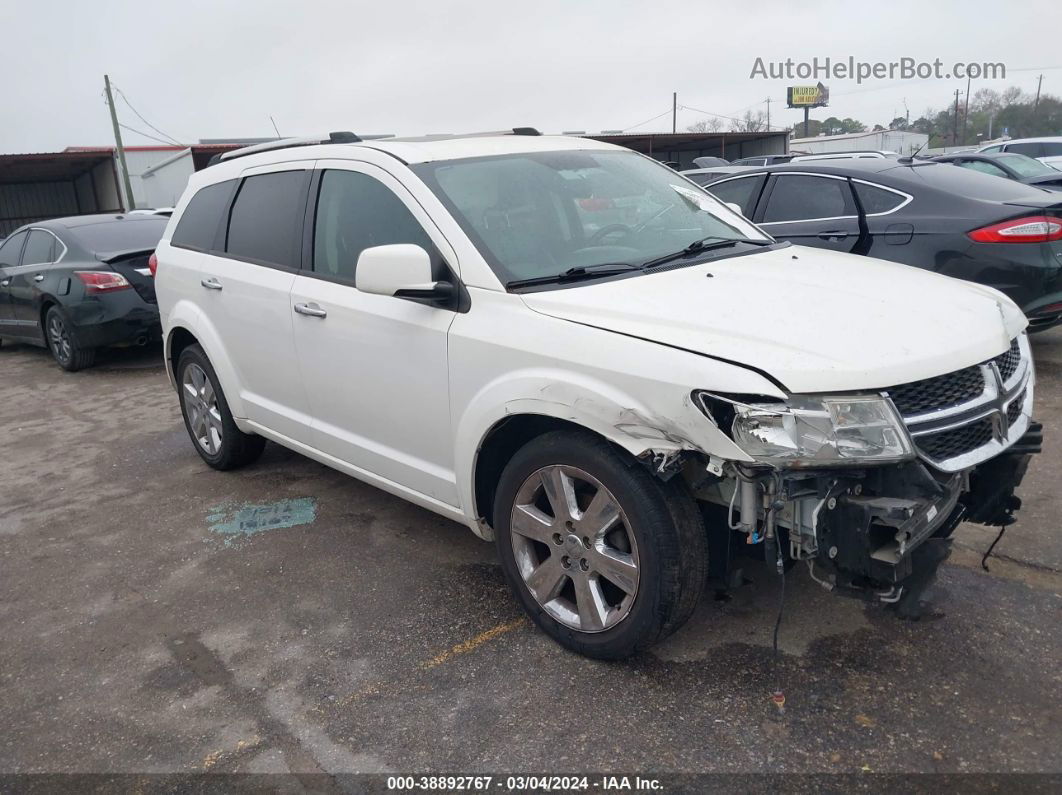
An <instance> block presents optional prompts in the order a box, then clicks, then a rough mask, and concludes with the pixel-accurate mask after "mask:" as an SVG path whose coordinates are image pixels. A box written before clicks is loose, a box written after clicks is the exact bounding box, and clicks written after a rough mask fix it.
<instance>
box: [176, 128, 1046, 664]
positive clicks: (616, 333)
mask: <svg viewBox="0 0 1062 795" xmlns="http://www.w3.org/2000/svg"><path fill="white" fill-rule="evenodd" d="M330 140H331V141H335V142H330V141H324V142H318V141H302V140H298V141H288V142H281V143H277V144H270V145H268V146H266V147H256V148H252V149H247V150H240V151H239V152H234V153H231V154H229V155H227V156H226V157H225V158H223V159H222V161H221V162H219V163H217V164H215V165H212V166H211V167H209V168H207V169H205V170H204V171H201V172H199V173H197V174H195V175H193V177H192V178H191V180H190V181H189V185H188V189H187V190H186V192H185V194H184V196H183V197H182V199H181V201H180V203H179V204H178V206H177V208H176V211H175V212H174V215H173V217H172V219H171V220H170V223H169V226H168V228H167V230H166V234H165V235H164V237H163V239H162V241H161V243H160V244H159V247H158V250H157V254H156V257H157V259H156V263H155V264H156V265H157V277H156V278H157V293H158V299H159V309H160V311H161V314H162V322H163V326H164V329H165V339H166V351H165V356H166V363H167V367H168V371H169V374H170V378H171V380H172V382H173V384H174V386H175V388H176V389H177V390H178V392H179V395H180V402H181V408H182V411H183V413H184V418H185V423H186V425H187V428H188V432H189V435H190V436H191V438H192V441H193V443H194V445H195V448H196V450H197V451H198V453H199V455H200V456H202V458H203V460H205V461H206V462H207V463H208V464H209V465H210V466H212V467H215V468H217V469H230V468H233V467H237V466H240V465H243V464H247V463H248V462H250V461H252V460H253V459H254V458H256V457H257V456H258V454H259V453H260V452H261V450H262V446H263V444H264V443H265V440H267V439H268V440H272V441H274V442H277V443H279V444H282V445H284V446H286V447H289V448H291V449H293V450H296V451H298V452H300V453H302V454H304V455H307V456H309V457H311V458H313V459H315V460H317V461H320V462H322V463H324V464H327V465H328V466H331V467H334V468H336V469H338V470H340V471H343V472H346V473H348V474H350V475H352V476H354V477H356V478H359V479H361V480H364V481H366V482H368V483H371V484H373V485H375V486H378V487H380V488H382V489H384V490H386V491H389V492H391V493H393V494H396V495H399V496H401V497H403V498H405V499H407V500H410V501H411V502H414V503H416V504H417V505H420V506H423V507H425V508H427V509H428V510H431V511H435V512H436V513H439V514H442V515H443V516H447V517H449V518H451V519H453V520H455V521H458V522H461V523H464V524H466V525H468V527H470V528H471V529H472V531H473V532H474V533H476V534H477V535H479V536H480V537H482V538H484V539H490V538H494V539H495V541H496V544H497V550H498V554H499V557H500V559H501V564H502V567H503V570H504V572H505V576H506V577H507V578H508V581H509V582H510V584H511V585H512V588H513V590H514V591H515V593H516V595H517V597H518V599H519V600H520V602H521V603H522V604H523V606H524V608H525V609H526V610H527V612H528V613H529V614H530V615H531V617H532V618H533V619H534V620H535V621H536V622H537V623H538V625H539V626H540V627H541V628H542V629H543V630H545V631H546V632H548V633H549V634H550V635H551V636H552V637H553V638H555V639H556V640H557V641H559V642H560V643H562V644H563V645H565V646H567V647H569V648H571V649H575V650H577V651H579V652H581V653H583V654H587V655H591V656H595V657H601V658H619V657H623V656H625V655H628V654H630V653H632V652H634V651H636V650H638V649H642V648H645V647H647V646H648V645H650V644H652V643H654V642H655V641H657V640H659V639H661V638H663V637H664V636H666V635H667V634H668V633H670V632H672V631H673V630H675V629H676V628H677V627H679V626H680V625H681V624H682V623H683V622H684V621H685V620H686V619H687V618H688V617H689V615H690V613H691V611H692V610H693V608H694V606H695V604H696V603H697V601H698V598H699V596H700V594H701V592H702V588H703V587H704V585H705V583H706V582H714V583H715V584H716V586H717V587H723V584H724V583H726V582H728V581H730V580H731V579H732V578H731V577H730V576H729V575H730V574H732V573H733V571H734V570H735V569H736V567H737V565H738V561H737V559H736V558H737V556H738V552H739V551H740V552H742V553H746V554H750V555H752V556H753V557H759V558H760V559H761V560H763V559H764V558H766V559H767V561H768V562H769V563H770V565H771V567H772V568H776V569H777V571H778V573H779V574H783V572H784V571H785V570H786V569H787V568H789V566H791V565H792V564H793V563H794V562H797V561H804V562H806V563H807V565H808V566H809V568H810V569H811V574H812V576H814V577H815V578H816V579H817V580H818V581H820V582H821V583H823V584H824V585H825V586H827V587H829V588H831V589H836V590H837V591H839V592H844V593H852V594H857V595H861V596H864V597H866V598H870V599H875V600H881V601H885V602H894V603H898V604H899V605H900V606H906V607H907V608H908V609H913V608H914V607H915V605H916V602H917V597H918V595H919V594H920V593H921V591H922V588H923V587H924V585H925V583H926V582H927V581H928V580H929V578H930V577H931V575H932V574H933V572H934V571H935V570H936V566H937V564H938V563H939V562H940V560H941V559H943V557H944V556H945V555H946V551H947V544H948V541H947V537H948V536H949V535H950V534H951V532H952V530H953V529H954V528H955V526H956V525H957V524H958V523H959V521H960V520H961V519H967V520H973V521H980V522H986V523H988V522H991V523H1000V522H1009V521H1012V515H1013V513H1014V511H1015V510H1016V508H1017V506H1018V504H1019V503H1018V501H1017V498H1016V497H1014V494H1013V489H1014V487H1015V486H1016V485H1017V484H1018V483H1019V482H1020V480H1021V477H1022V475H1023V474H1024V471H1025V467H1026V465H1027V463H1028V461H1029V458H1030V454H1031V453H1033V452H1036V451H1037V449H1038V447H1039V440H1040V429H1039V426H1038V425H1037V424H1036V423H1033V422H1032V421H1031V410H1032V403H1033V381H1034V376H1033V369H1032V361H1031V358H1030V355H1029V347H1028V343H1027V342H1026V339H1025V334H1024V332H1023V329H1024V328H1025V326H1026V321H1025V318H1024V316H1023V315H1022V313H1021V312H1020V311H1019V310H1018V308H1017V307H1016V306H1015V305H1014V304H1013V303H1011V301H1010V300H1009V299H1007V298H1006V297H1004V296H1003V295H1002V294H1001V293H998V292H996V291H994V290H992V289H990V288H987V287H982V286H980V285H976V284H970V283H968V282H960V281H955V280H952V279H950V278H945V277H943V276H938V275H936V274H933V273H929V272H926V271H924V270H921V269H916V268H910V267H907V266H904V265H897V264H893V263H889V262H883V261H879V260H875V259H868V258H864V257H855V256H850V255H847V254H839V253H835V252H830V251H824V250H819V249H806V248H800V247H797V246H792V245H789V244H788V243H780V242H776V241H774V240H773V239H771V238H770V237H769V236H768V235H766V234H765V233H763V232H762V231H760V230H759V229H758V228H757V227H755V226H754V225H752V224H751V223H750V222H749V221H747V220H746V219H744V218H742V217H741V216H740V215H738V214H736V213H734V212H732V211H731V210H730V209H728V208H727V207H726V206H725V205H723V204H721V203H720V202H718V201H717V200H715V199H714V198H712V197H711V196H709V195H707V194H706V193H704V192H703V191H702V190H701V189H700V188H699V187H698V186H697V185H695V184H693V183H692V182H689V181H688V180H686V179H685V178H684V177H682V176H680V175H679V174H676V173H675V172H674V171H672V170H671V169H669V168H667V167H665V166H663V165H661V164H659V163H657V162H655V161H653V160H651V159H649V158H646V157H643V156H642V155H639V154H635V153H634V152H631V151H628V150H626V149H622V148H619V147H615V146H610V145H607V144H602V143H597V142H595V141H590V140H585V139H581V138H563V137H544V136H539V135H537V134H535V133H534V131H532V130H518V131H515V134H511V135H491V136H467V137H452V138H435V139H419V140H417V139H407V140H400V139H387V140H373V141H365V142H362V141H359V140H358V139H357V138H356V136H353V135H351V134H333V136H332V138H331V139H330ZM256 149H257V150H258V151H255V150H256ZM395 587H400V586H395Z"/></svg>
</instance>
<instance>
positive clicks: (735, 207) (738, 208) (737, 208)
mask: <svg viewBox="0 0 1062 795" xmlns="http://www.w3.org/2000/svg"><path fill="white" fill-rule="evenodd" d="M723 204H725V205H726V206H727V207H729V208H730V209H731V210H733V211H734V212H736V213H737V214H738V215H740V216H741V217H742V218H744V217H745V213H743V212H741V206H740V205H737V204H734V202H723Z"/></svg>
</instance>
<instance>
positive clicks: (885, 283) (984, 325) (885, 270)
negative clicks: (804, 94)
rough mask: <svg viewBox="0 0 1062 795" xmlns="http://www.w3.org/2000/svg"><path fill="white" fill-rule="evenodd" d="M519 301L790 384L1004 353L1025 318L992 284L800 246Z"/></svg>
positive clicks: (823, 384)
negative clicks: (741, 367)
mask: <svg viewBox="0 0 1062 795" xmlns="http://www.w3.org/2000/svg"><path fill="white" fill-rule="evenodd" d="M709 274H711V275H710V276H709ZM521 298H522V299H523V300H524V302H525V303H526V304H527V306H528V307H529V308H531V309H532V310H534V311H536V312H540V313H542V314H545V315H549V316H551V317H555V318H560V319H563V320H569V321H572V322H574V323H582V324H584V325H588V326H595V327H597V328H601V329H605V330H608V331H614V332H618V333H620V334H627V335H630V336H634V337H640V338H643V339H647V340H651V341H654V342H659V343H662V344H665V345H670V346H674V347H678V348H684V349H686V350H690V351H693V352H696V353H700V354H704V355H707V356H711V357H715V358H719V359H724V360H728V361H732V362H737V363H739V364H743V365H745V366H748V367H751V368H754V369H757V370H761V371H763V372H766V373H767V374H769V375H770V376H772V377H773V378H774V379H776V380H777V381H779V382H780V383H781V384H783V385H784V386H785V387H786V389H788V390H789V391H791V392H828V391H847V390H855V389H880V388H884V387H889V386H895V385H897V384H904V383H907V382H910V381H917V380H919V379H922V378H929V377H931V376H935V375H940V374H942V373H947V372H951V371H953V370H958V369H960V368H962V367H966V366H968V365H971V364H976V363H978V362H982V361H984V360H986V359H990V358H992V357H993V356H997V355H998V354H1000V353H1003V352H1004V351H1005V350H1007V347H1008V345H1009V343H1010V340H1011V339H1013V338H1014V337H1015V336H1017V335H1018V334H1019V333H1020V332H1021V330H1022V329H1023V328H1025V326H1026V325H1027V321H1026V319H1025V316H1024V315H1023V314H1022V312H1021V310H1019V309H1018V308H1017V307H1016V306H1015V305H1014V303H1013V302H1011V300H1010V299H1008V298H1007V297H1006V296H1004V295H1003V294H1002V293H1000V292H997V291H996V290H993V289H992V288H990V287H984V286H981V285H977V284H972V283H970V282H963V281H959V280H957V279H951V278H948V277H946V276H940V275H938V274H935V273H930V272H929V271H925V270H921V269H920V268H913V267H910V266H907V265H899V264H896V263H892V262H886V261H884V260H878V259H873V258H871V257H857V256H854V255H851V254H842V253H837V252H832V251H825V250H821V249H813V248H805V247H802V246H789V247H785V248H779V249H774V250H771V251H758V252H756V253H754V254H748V255H746V256H739V257H730V258H725V259H719V260H714V261H711V262H707V263H704V264H701V265H694V266H691V267H687V268H679V269H677V270H672V271H664V272H658V273H653V274H646V275H643V276H634V277H630V278H625V279H618V280H615V281H609V282H597V283H590V284H586V285H581V286H573V287H569V288H565V289H558V290H549V291H544V292H537V293H524V294H521ZM705 387H707V388H712V387H713V385H711V384H705ZM715 388H725V387H715Z"/></svg>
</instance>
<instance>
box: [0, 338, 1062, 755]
mask: <svg viewBox="0 0 1062 795" xmlns="http://www.w3.org/2000/svg"><path fill="white" fill-rule="evenodd" d="M1034 353H1035V356H1036V359H1037V366H1038V372H1039V386H1038V390H1037V410H1036V411H1037V417H1038V418H1039V419H1040V420H1041V421H1042V422H1044V424H1045V436H1046V442H1045V445H1046V446H1045V451H1044V454H1043V455H1041V456H1040V457H1039V458H1038V460H1036V461H1035V462H1034V463H1033V466H1032V469H1031V472H1030V475H1029V477H1028V479H1027V481H1026V484H1025V486H1024V487H1023V488H1022V490H1021V496H1022V498H1023V500H1024V501H1025V508H1024V509H1023V511H1022V513H1021V514H1020V521H1019V523H1018V524H1017V525H1015V526H1014V527H1012V528H1011V529H1009V530H1008V531H1007V534H1006V535H1005V536H1004V538H1003V540H1002V541H1001V542H1000V544H999V545H998V547H997V556H996V557H994V558H993V559H992V560H991V561H990V563H989V566H990V569H991V571H990V572H985V571H983V570H982V569H981V568H980V565H979V564H980V557H981V553H982V552H983V550H984V549H985V548H986V547H987V546H988V544H989V543H990V542H991V540H992V538H993V537H994V535H995V531H994V530H992V529H990V528H979V527H972V526H969V525H965V526H963V527H962V528H960V530H959V531H958V534H957V541H956V549H955V552H954V554H953V556H952V558H951V560H950V561H949V562H948V563H947V564H946V565H945V566H944V567H943V569H942V572H941V576H940V578H939V580H938V583H937V585H936V586H935V587H934V590H933V591H932V592H931V596H932V599H933V603H934V607H935V610H936V611H937V613H938V614H939V615H938V616H937V617H936V618H935V619H934V620H931V621H922V622H918V623H906V622H900V621H898V620H896V619H895V618H893V617H892V616H891V615H890V614H887V613H885V612H883V611H882V610H881V609H880V608H878V607H875V606H869V605H865V604H862V603H859V602H855V601H850V600H846V599H843V598H840V597H836V596H833V595H830V594H827V593H825V592H824V591H822V590H821V589H820V588H819V587H818V586H816V585H815V584H814V583H813V582H811V580H810V579H809V578H808V576H807V573H806V571H805V570H804V569H801V568H799V567H798V568H796V569H794V570H793V571H792V572H791V573H790V574H789V575H788V578H787V583H786V600H785V617H784V620H783V623H782V627H781V633H780V638H779V640H780V651H781V653H780V655H779V657H778V659H777V660H775V659H774V658H773V656H772V652H771V630H772V628H773V624H774V618H775V609H776V606H777V603H778V596H779V593H778V587H779V583H778V582H777V580H776V578H774V577H772V576H770V575H768V574H767V573H766V571H765V570H763V569H756V568H750V569H748V571H747V574H748V575H749V577H750V579H751V580H752V582H751V583H750V584H749V585H747V586H745V587H743V588H741V589H739V590H738V591H737V592H736V594H735V596H734V598H733V599H732V600H731V601H729V602H720V601H715V600H714V599H713V598H712V596H711V594H707V595H706V597H705V600H704V601H703V602H702V604H701V605H700V606H699V608H698V610H697V612H696V614H695V615H694V617H693V619H692V620H691V621H690V622H689V624H688V625H687V626H686V627H684V628H683V629H682V630H681V631H680V632H679V633H677V634H676V635H675V636H673V637H672V638H670V639H669V640H668V641H667V642H665V643H664V644H662V645H661V646H659V647H657V648H656V649H654V650H653V651H652V652H649V653H646V654H643V655H641V656H640V657H637V658H635V659H633V660H630V661H627V662H624V663H602V662H594V661H591V660H586V659H583V658H580V657H577V656H575V655H572V654H569V653H567V652H565V651H563V650H562V649H561V648H559V647H558V646H556V645H554V644H553V643H552V642H550V641H549V640H547V639H546V638H545V637H544V636H543V635H542V634H541V633H539V632H538V631H536V630H535V629H534V628H533V626H532V625H531V624H530V623H528V622H527V621H525V620H523V619H522V618H521V615H520V613H519V611H518V608H517V606H516V603H515V601H514V600H513V599H512V598H511V597H510V596H509V593H508V591H507V589H506V587H505V584H504V583H503V581H502V577H501V573H500V570H499V567H498V565H497V561H496V559H495V556H494V551H493V548H492V546H491V545H489V544H485V543H483V542H481V541H478V540H477V539H476V538H475V537H473V535H472V534H471V533H470V532H469V531H468V530H467V529H465V528H463V527H461V526H458V525H456V524H453V523H451V522H449V521H447V520H445V519H442V518H439V517H437V516H435V515H433V514H430V513H428V512H426V511H424V510H421V509H419V508H416V507H414V506H412V505H409V504H406V503H404V502H402V501H400V500H398V499H397V498H394V497H391V496H389V495H387V494H385V493H383V492H381V491H378V490H376V489H374V488H372V487H370V486H367V485H363V484H361V483H358V482H357V481H355V480H352V479H350V478H347V477H345V476H343V475H341V474H339V473H337V472H334V471H331V470H329V469H326V468H325V467H323V466H320V465H318V464H316V463H314V462H311V461H309V460H307V459H305V458H301V457H299V456H298V455H295V454H294V453H290V452H288V451H286V450H284V449H282V448H279V447H277V446H274V445H270V446H269V447H268V448H267V450H266V453H265V455H264V456H263V458H262V459H261V460H260V461H259V462H258V463H257V464H256V465H254V466H252V467H250V468H247V469H244V470H241V471H238V472H234V473H217V472H214V471H212V470H209V469H208V468H207V467H206V466H205V465H204V464H203V463H202V462H201V461H200V459H199V458H198V456H197V455H196V454H195V452H194V450H193V448H192V446H191V443H190V442H189V440H188V437H187V435H186V433H185V430H184V427H183V426H182V424H181V421H180V415H179V410H178V406H177V398H176V396H175V395H174V393H173V392H172V391H171V390H170V388H169V386H168V384H167V382H166V379H165V376H164V373H163V370H162V367H161V364H160V362H159V358H158V356H159V354H158V352H157V351H133V352H112V353H109V354H108V355H107V356H106V357H104V358H103V360H102V361H101V363H100V364H99V366H97V367H96V368H94V369H91V370H87V371H84V372H81V373H77V374H67V373H63V372H61V371H60V370H59V369H58V368H56V367H55V365H54V364H53V363H52V362H51V360H50V358H49V356H48V355H47V353H46V352H44V351H43V350H38V349H35V348H29V347H22V346H11V345H9V344H5V345H3V347H2V348H0V439H2V440H3V447H2V450H3V454H2V456H0V629H2V632H3V635H2V642H0V726H2V727H3V731H2V732H0V772H5V773H13V772H82V773H83V772H137V773H152V772H195V771H215V772H280V773H287V772H292V773H298V774H329V775H334V774H337V773H343V772H351V771H362V772H401V773H411V772H436V773H472V772H511V771H520V772H527V773H530V772H538V773H543V772H545V773H558V774H561V773H569V772H588V771H597V772H625V773H632V772H635V771H652V772H656V773H666V772H683V773H695V772H731V773H736V772H774V773H777V772H792V773H832V772H845V773H855V772H860V771H863V772H866V771H875V772H885V773H902V774H906V773H917V772H945V773H954V772H962V773H1001V772H1031V773H1045V772H1047V773H1058V772H1062V751H1060V748H1062V743H1060V739H1062V731H1060V729H1062V726H1060V723H1062V720H1060V718H1062V715H1060V710H1059V707H1058V703H1057V697H1058V693H1059V689H1060V685H1062V682H1060V678H1062V676H1060V674H1062V638H1060V635H1059V626H1060V622H1059V618H1060V608H1062V573H1060V572H1062V538H1060V534H1059V530H1058V525H1059V516H1062V492H1060V490H1059V483H1062V457H1060V455H1059V450H1060V446H1059V445H1060V444H1062V441H1060V440H1062V329H1059V330H1055V331H1052V332H1048V333H1047V334H1044V335H1041V336H1039V337H1037V338H1035V340H1034ZM255 506H257V507H255ZM241 509H242V511H243V512H242V513H241ZM776 688H781V689H782V690H783V691H784V693H785V698H786V702H785V713H784V715H779V714H778V713H777V710H776V708H775V707H774V706H773V705H772V703H771V700H770V699H771V694H772V692H773V691H774V690H775V689H776Z"/></svg>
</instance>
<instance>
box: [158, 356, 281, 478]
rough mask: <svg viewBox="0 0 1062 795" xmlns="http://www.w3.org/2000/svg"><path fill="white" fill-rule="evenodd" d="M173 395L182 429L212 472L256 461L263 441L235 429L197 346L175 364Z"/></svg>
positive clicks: (211, 372)
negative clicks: (175, 377) (175, 374)
mask: <svg viewBox="0 0 1062 795" xmlns="http://www.w3.org/2000/svg"><path fill="white" fill-rule="evenodd" d="M177 392H178V395H180V400H181V415H182V416H183V417H184V427H185V429H186V430H187V431H188V436H189V438H191V440H192V445H193V446H194V447H195V449H196V452H197V453H199V456H200V457H201V458H202V459H203V460H204V461H206V463H207V464H208V465H209V466H211V467H213V468H214V469H220V470H228V469H238V468H239V467H242V466H246V465H247V464H250V463H251V462H253V461H254V460H256V459H257V458H258V457H259V456H260V455H261V454H262V450H263V449H265V439H263V438H262V437H261V436H255V435H254V434H249V433H244V432H243V431H241V430H240V429H239V428H237V427H236V421H235V420H234V419H233V418H232V412H231V411H229V404H228V401H226V400H225V393H224V392H223V391H222V389H221V384H220V382H219V381H218V376H217V373H215V372H214V368H213V367H212V366H211V364H210V360H209V359H208V358H207V356H206V353H204V352H203V349H202V348H201V347H200V346H199V345H190V346H188V347H187V348H185V349H184V350H183V351H182V352H181V356H180V358H179V359H178V360H177Z"/></svg>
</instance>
